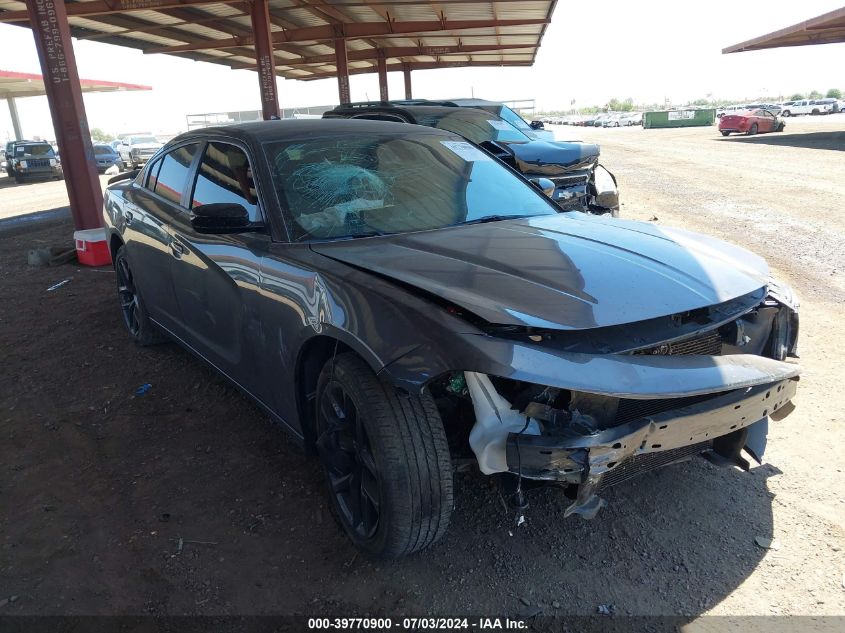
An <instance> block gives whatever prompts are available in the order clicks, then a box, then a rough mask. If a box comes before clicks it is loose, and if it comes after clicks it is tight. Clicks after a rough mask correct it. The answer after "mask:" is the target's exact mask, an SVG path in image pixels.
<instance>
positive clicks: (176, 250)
mask: <svg viewBox="0 0 845 633" xmlns="http://www.w3.org/2000/svg"><path fill="white" fill-rule="evenodd" d="M170 250H171V251H173V256H174V257H175V258H176V259H179V258H180V257H182V255H184V254H185V247H184V246H182V245H181V244H180V243H179V242H177V241H175V240H171V242H170Z"/></svg>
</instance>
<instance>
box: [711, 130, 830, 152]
mask: <svg viewBox="0 0 845 633" xmlns="http://www.w3.org/2000/svg"><path fill="white" fill-rule="evenodd" d="M714 140H717V141H722V142H726V143H727V142H730V143H751V144H754V145H783V146H787V147H806V148H807V149H830V150H836V151H840V152H841V151H845V131H843V132H807V133H805V134H785V133H782V132H781V133H771V134H758V135H756V136H727V137H724V138H718V139H714Z"/></svg>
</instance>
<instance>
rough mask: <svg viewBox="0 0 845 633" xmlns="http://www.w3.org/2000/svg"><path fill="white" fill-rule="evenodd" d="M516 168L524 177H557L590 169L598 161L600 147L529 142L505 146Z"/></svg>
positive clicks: (582, 144) (581, 144) (588, 144)
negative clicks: (511, 155) (525, 175)
mask: <svg viewBox="0 0 845 633" xmlns="http://www.w3.org/2000/svg"><path fill="white" fill-rule="evenodd" d="M507 146H508V148H509V149H510V150H511V151H512V152H513V154H514V159H515V160H516V165H517V168H518V169H519V170H520V171H521V172H522V173H524V174H530V175H536V176H556V175H559V174H565V173H567V172H570V171H575V170H578V169H586V168H588V167H592V166H593V165H594V164H595V163H596V162H597V161H598V159H599V146H598V145H594V144H592V143H565V142H559V141H531V142H529V143H508V144H507Z"/></svg>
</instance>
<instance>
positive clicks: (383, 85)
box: [378, 51, 390, 101]
mask: <svg viewBox="0 0 845 633" xmlns="http://www.w3.org/2000/svg"><path fill="white" fill-rule="evenodd" d="M378 92H379V98H380V99H381V100H382V101H390V97H388V96H387V60H386V59H385V56H384V52H383V51H382V52H380V54H379V56H378Z"/></svg>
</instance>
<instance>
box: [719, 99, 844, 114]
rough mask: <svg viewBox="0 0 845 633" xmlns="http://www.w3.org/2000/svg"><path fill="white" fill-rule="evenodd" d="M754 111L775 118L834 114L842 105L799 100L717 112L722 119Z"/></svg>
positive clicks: (823, 101)
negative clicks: (765, 112)
mask: <svg viewBox="0 0 845 633" xmlns="http://www.w3.org/2000/svg"><path fill="white" fill-rule="evenodd" d="M754 110H768V111H769V112H771V113H772V114H774V115H775V116H783V117H790V116H798V115H802V114H812V115H819V114H834V113H836V112H840V111H841V110H842V105H841V104H840V102H839V101H837V100H836V99H830V98H828V99H798V100H797V101H784V102H783V103H780V104H777V103H746V104H736V105H729V106H724V107H722V108H718V109H717V110H716V116H717V117H718V118H720V119H721V118H722V117H723V116H725V115H726V114H734V113H737V112H751V111H754Z"/></svg>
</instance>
